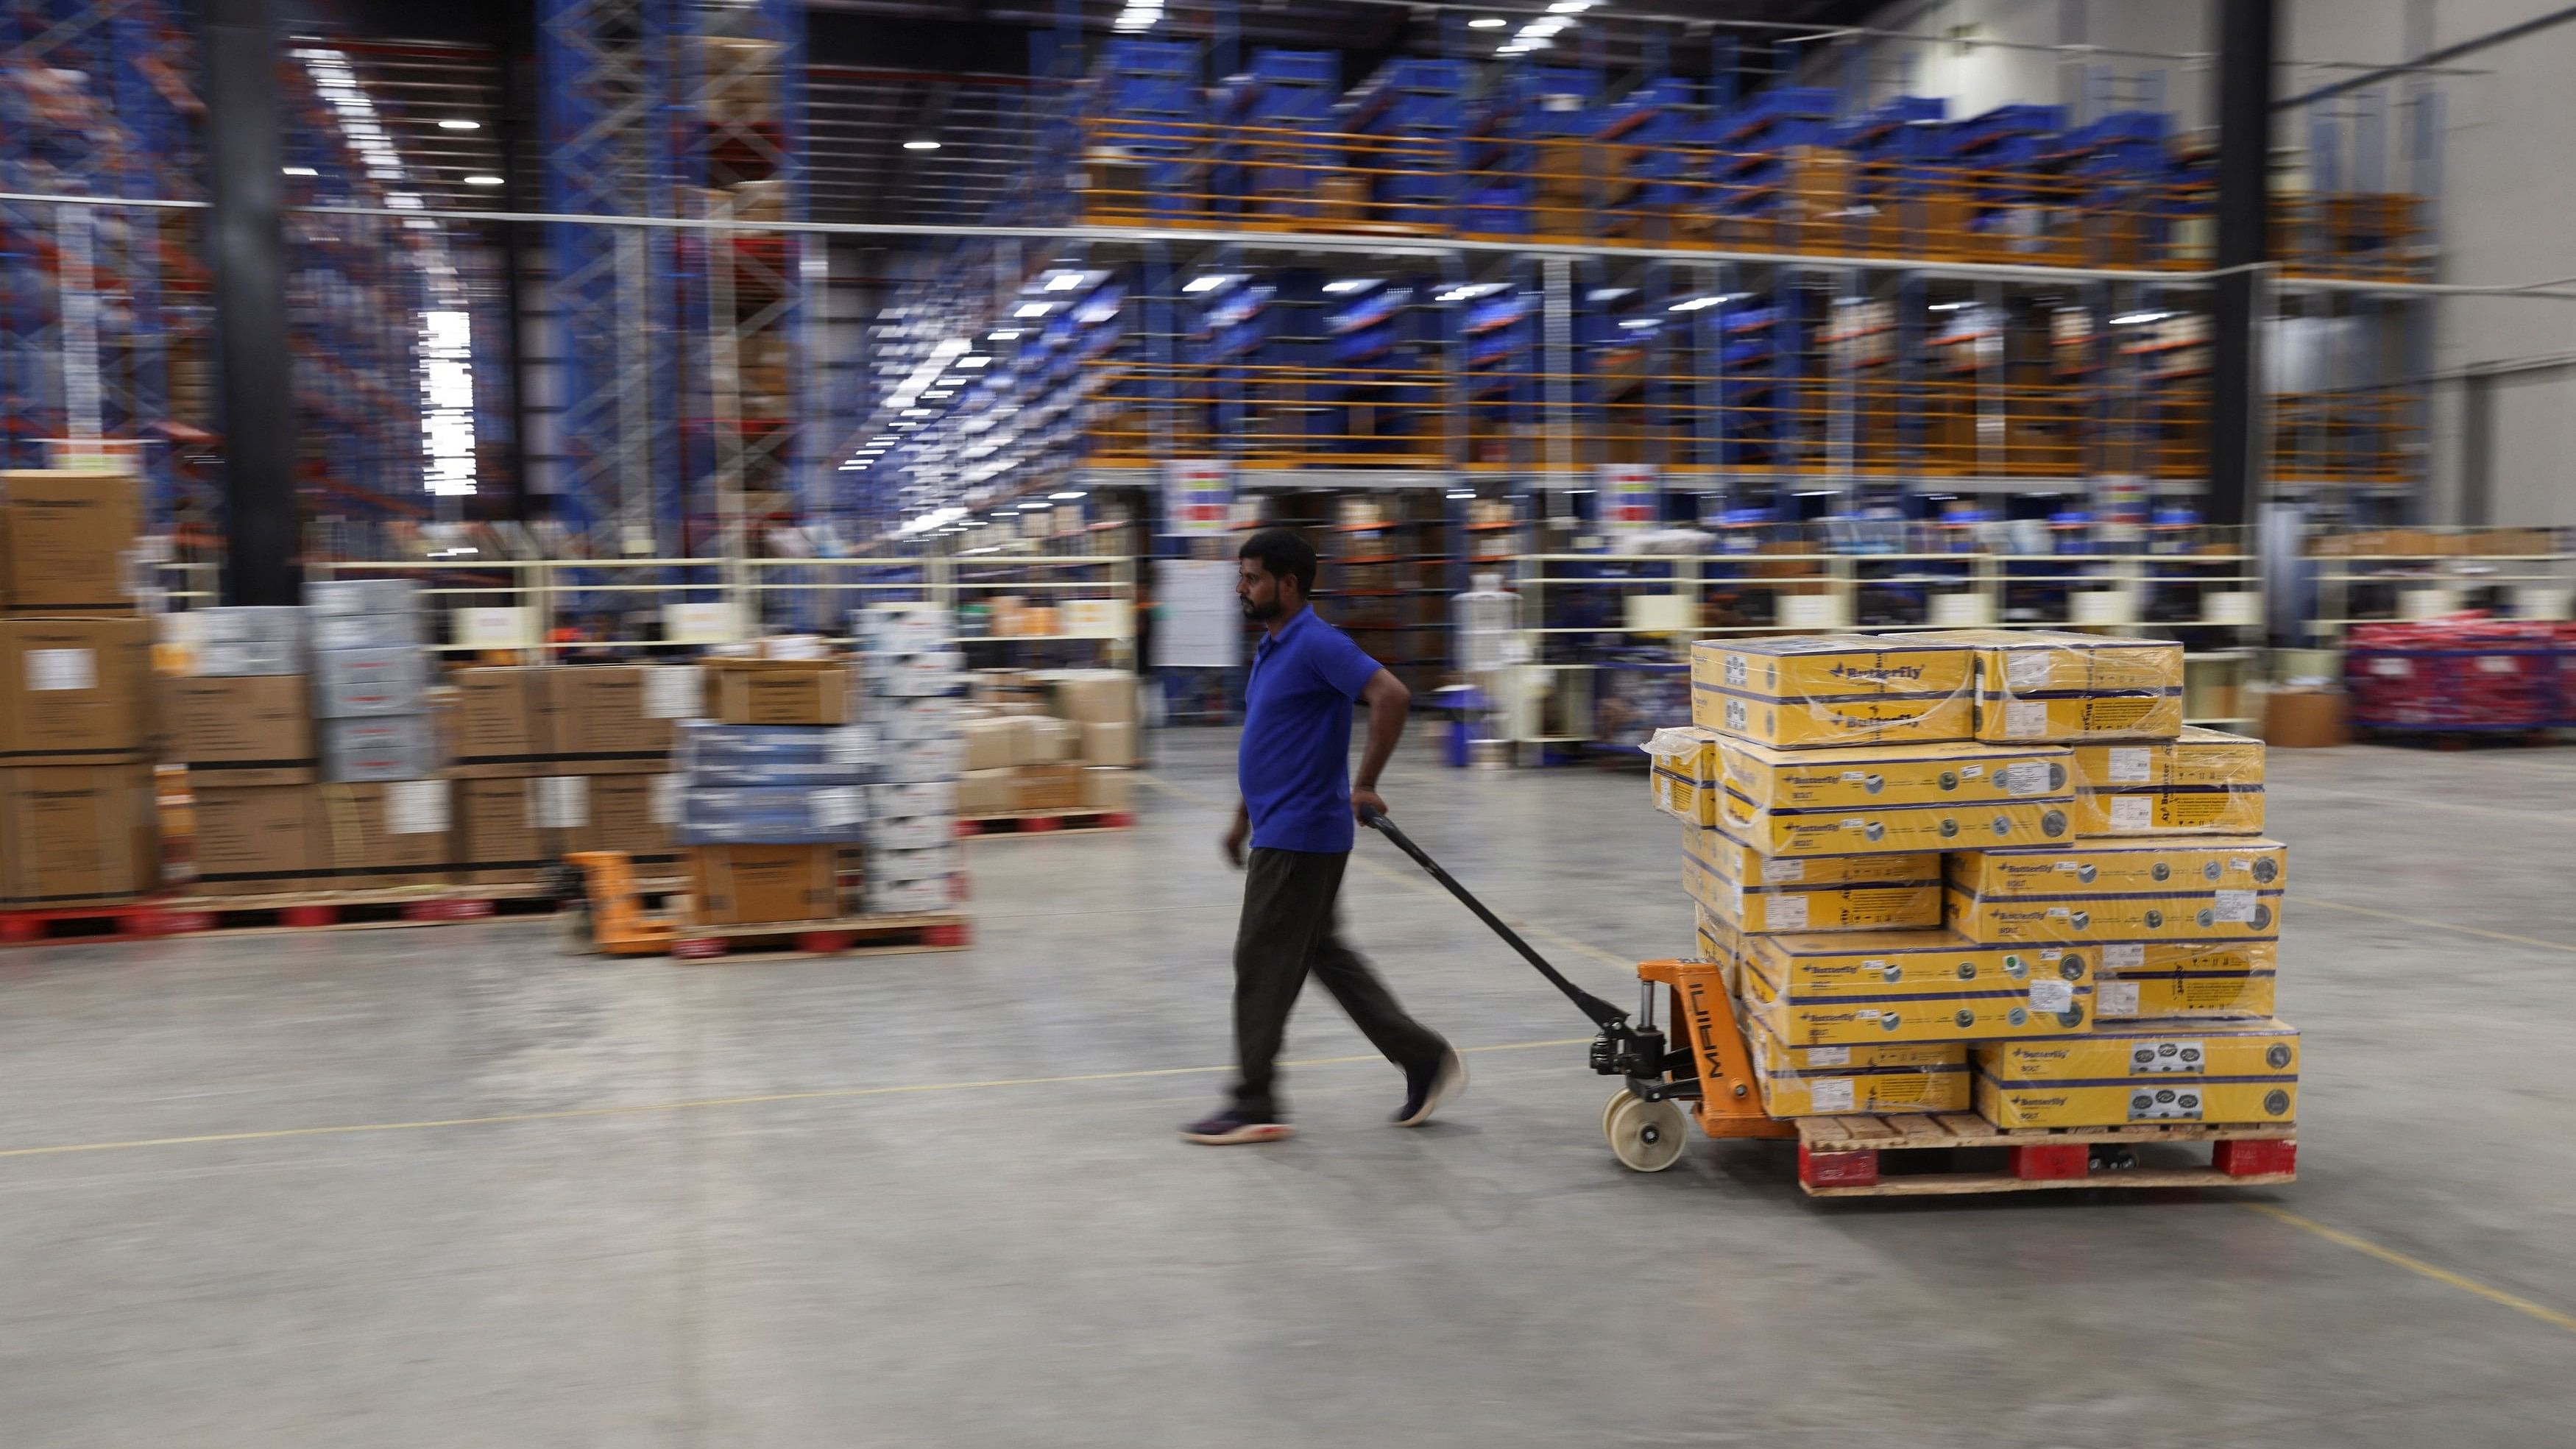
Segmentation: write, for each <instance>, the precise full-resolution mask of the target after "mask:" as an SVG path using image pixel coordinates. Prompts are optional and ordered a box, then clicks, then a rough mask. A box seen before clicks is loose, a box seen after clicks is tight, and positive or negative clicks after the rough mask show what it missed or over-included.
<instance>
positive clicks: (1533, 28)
mask: <svg viewBox="0 0 2576 1449" xmlns="http://www.w3.org/2000/svg"><path fill="white" fill-rule="evenodd" d="M1573 23H1574V22H1573V21H1571V20H1567V19H1563V18H1562V17H1558V16H1550V17H1548V18H1547V19H1545V20H1533V21H1531V22H1530V23H1529V24H1527V25H1524V26H1522V27H1521V39H1523V40H1528V39H1530V38H1531V37H1533V36H1549V35H1554V34H1555V33H1557V32H1558V31H1560V30H1563V29H1564V28H1565V27H1567V26H1569V25H1572V24H1573Z"/></svg>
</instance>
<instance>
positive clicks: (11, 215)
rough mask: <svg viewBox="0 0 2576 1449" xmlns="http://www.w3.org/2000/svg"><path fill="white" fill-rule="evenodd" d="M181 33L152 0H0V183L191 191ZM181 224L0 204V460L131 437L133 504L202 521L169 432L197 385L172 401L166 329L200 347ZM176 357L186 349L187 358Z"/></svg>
mask: <svg viewBox="0 0 2576 1449" xmlns="http://www.w3.org/2000/svg"><path fill="white" fill-rule="evenodd" d="M188 43H189V42H188V38H187V34H186V29H185V27H184V26H183V25H182V24H180V17H179V16H178V15H177V14H175V13H174V12H173V10H172V9H171V8H170V7H169V6H167V5H165V4H163V3H161V0H0V54H5V55H7V57H8V58H9V62H10V72H11V73H10V77H9V83H8V84H7V85H6V86H0V190H8V191H15V192H21V193H57V194H62V195H67V196H86V197H100V198H122V199H127V200H163V201H170V200H178V201H187V200H194V199H197V196H198V190H199V188H198V186H197V183H196V179H195V178H196V167H195V164H194V132H193V127H192V123H191V121H190V117H189V111H190V110H191V109H192V108H193V106H194V104H195V102H194V98H193V96H191V95H190V93H189V91H188V88H187V82H186V80H185V78H184V77H185V73H186V69H187V67H186V65H185V58H186V57H187V55H188V53H189V52H188ZM195 229H196V227H195V221H194V218H193V217H192V216H190V215H189V214H187V213H184V212H169V211H161V210H154V209H146V208H122V207H104V206H86V205H54V204H49V203H43V202H24V201H20V202H0V467H36V466H41V465H43V463H44V462H46V461H47V451H46V443H47V440H51V439H65V438H71V439H86V438H102V439H127V440H140V441H141V442H142V446H141V448H140V461H141V464H142V468H143V473H144V483H145V490H146V499H145V502H146V510H147V513H146V516H147V517H148V518H149V519H150V520H152V521H153V523H154V525H156V526H167V525H168V524H170V523H171V522H173V521H174V520H175V519H180V518H184V519H186V520H188V521H189V522H191V523H196V522H199V521H205V522H208V523H211V522H212V521H213V520H212V512H211V510H212V507H213V500H212V498H211V497H210V495H209V494H208V493H207V492H206V491H205V490H203V489H200V488H188V489H186V490H185V496H184V497H183V472H182V470H181V469H180V468H179V466H178V465H177V463H176V460H175V458H174V456H173V454H174V449H173V448H172V447H171V446H170V444H171V443H172V441H173V440H174V439H177V438H181V437H195V438H202V437H204V436H205V435H206V434H205V427H206V425H207V424H208V423H210V422H211V418H210V417H209V416H208V414H207V413H206V412H205V410H204V409H205V404H206V403H207V402H208V401H209V399H208V398H206V397H205V396H204V395H203V393H202V391H197V390H193V389H183V391H194V392H196V395H195V396H189V397H183V398H181V399H180V401H181V402H183V403H185V404H187V406H186V407H185V408H184V409H181V408H174V406H173V395H172V391H171V382H172V376H171V372H172V369H171V361H172V351H173V343H174V342H184V343H191V344H195V343H202V341H203V339H204V338H205V336H206V335H207V322H208V317H207V313H208V307H207V304H206V302H205V300H204V295H203V292H202V289H201V288H200V287H197V286H195V285H194V278H195V275H196V265H195V262H194V257H193V251H194V248H193V247H192V246H191V245H190V244H189V241H188V238H189V237H190V236H191V235H192V234H193V232H194V231H195ZM192 360H193V359H192Z"/></svg>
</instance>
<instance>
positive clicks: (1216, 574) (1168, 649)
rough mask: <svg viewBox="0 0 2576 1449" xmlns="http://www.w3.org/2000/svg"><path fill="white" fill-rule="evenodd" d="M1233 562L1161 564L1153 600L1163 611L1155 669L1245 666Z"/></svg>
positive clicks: (1177, 560) (1164, 561) (1166, 560)
mask: <svg viewBox="0 0 2576 1449" xmlns="http://www.w3.org/2000/svg"><path fill="white" fill-rule="evenodd" d="M1239 567H1240V566H1239V565H1238V564H1237V563H1236V562H1235V561H1234V560H1233V559H1217V560H1209V559H1191V558H1158V559H1156V560H1154V597H1155V599H1156V601H1157V602H1159V603H1160V604H1161V606H1162V609H1161V613H1160V616H1159V618H1158V621H1157V625H1156V629H1155V635H1154V665H1155V667H1156V668H1158V669H1161V668H1173V669H1232V668H1233V667H1234V666H1235V665H1237V664H1239V663H1241V662H1242V661H1243V606H1242V604H1240V603H1239V602H1237V601H1236V599H1235V597H1234V580H1235V575H1236V573H1237V572H1238V570H1239Z"/></svg>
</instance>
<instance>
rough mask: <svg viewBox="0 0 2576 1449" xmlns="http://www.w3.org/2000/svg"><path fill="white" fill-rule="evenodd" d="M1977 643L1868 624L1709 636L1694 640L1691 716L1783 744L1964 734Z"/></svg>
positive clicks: (1968, 730) (1971, 707) (1970, 730)
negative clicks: (1830, 630) (1862, 629)
mask: <svg viewBox="0 0 2576 1449" xmlns="http://www.w3.org/2000/svg"><path fill="white" fill-rule="evenodd" d="M1971 668H1972V665H1971V661H1970V655H1969V651H1968V650H1967V649H1965V648H1962V647H1959V646H1956V645H1947V644H1933V643H1920V642H1910V641H1909V642H1899V641H1895V640H1885V639H1878V638H1873V637H1871V636H1869V635H1865V634H1802V635H1793V636H1787V637H1783V638H1776V639H1706V640H1702V641H1700V642H1699V643H1697V644H1694V645H1692V646H1691V723H1692V724H1694V725H1698V726H1701V727H1702V728H1706V729H1713V730H1717V731H1719V732H1721V733H1723V734H1727V735H1732V736H1734V737H1736V738H1738V739H1745V740H1751V741H1753V742H1755V743H1757V744H1765V745H1772V746H1777V747H1781V748H1788V749H1799V748H1809V747H1813V746H1817V745H1844V744H1897V743H1909V742H1928V741H1938V740H1964V739H1968V738H1971V737H1972V736H1973V735H1974V733H1975V727H1976V711H1975V698H1974V690H1973V685H1972V681H1971V678H1970V673H1971Z"/></svg>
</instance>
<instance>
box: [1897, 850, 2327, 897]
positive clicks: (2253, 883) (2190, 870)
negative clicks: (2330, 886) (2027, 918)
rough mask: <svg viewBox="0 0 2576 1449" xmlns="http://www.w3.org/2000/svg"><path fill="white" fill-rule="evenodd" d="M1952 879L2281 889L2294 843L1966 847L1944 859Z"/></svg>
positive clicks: (2052, 889) (2005, 886)
mask: <svg viewBox="0 0 2576 1449" xmlns="http://www.w3.org/2000/svg"><path fill="white" fill-rule="evenodd" d="M1942 868H1943V870H1944V872H1945V874H1946V877H1947V879H1948V880H1949V882H1950V884H1952V885H1954V886H1957V887H1959V888H1960V889H1962V890H1966V891H1970V892H1973V893H1975V894H1977V895H1982V896H1988V897H2018V898H2025V899H2044V898H2063V897H2070V896H2111V895H2169V894H2175V893H2182V892H2188V891H2193V890H2200V891H2218V890H2277V889H2278V888H2279V887H2281V886H2283V885H2285V884H2287V883H2288V881H2289V878H2290V853H2289V848H2288V847H2287V846H2284V845H2283V844H2281V842H2279V841H2277V840H2266V839H2263V838H2261V837H2259V836H2256V837H2247V838H2242V839H2186V840H2124V841H2107V840H2105V841H2083V842H2080V843H2077V844H2072V845H2066V846H2060V847H2056V848H2054V849H2049V848H2042V849H2024V850H1962V851H1955V852H1953V853H1952V854H1950V855H1949V856H1947V857H1946V858H1944V860H1943V861H1942Z"/></svg>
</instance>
